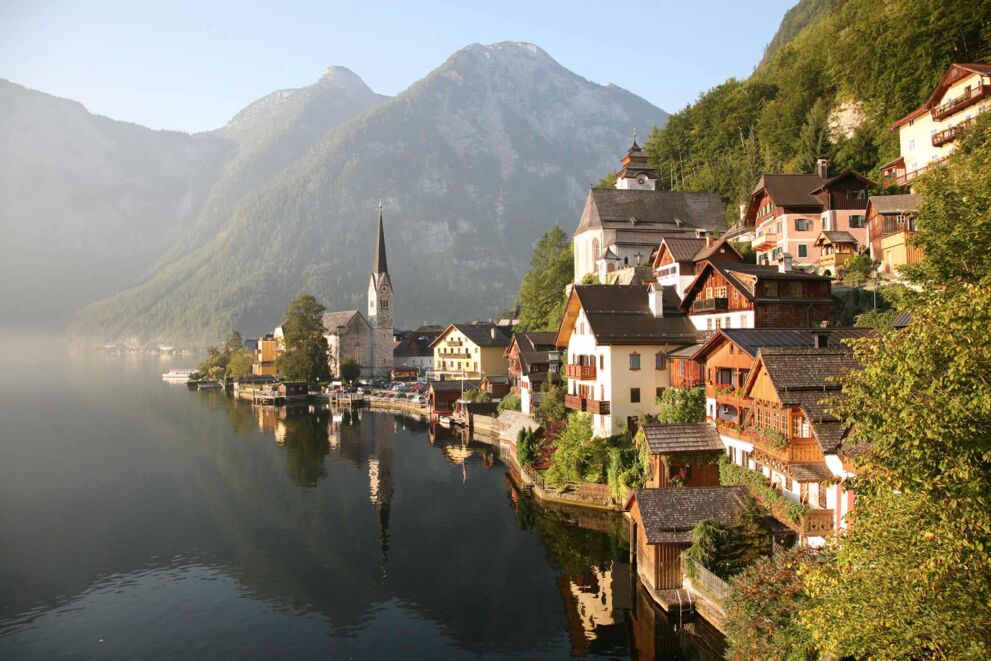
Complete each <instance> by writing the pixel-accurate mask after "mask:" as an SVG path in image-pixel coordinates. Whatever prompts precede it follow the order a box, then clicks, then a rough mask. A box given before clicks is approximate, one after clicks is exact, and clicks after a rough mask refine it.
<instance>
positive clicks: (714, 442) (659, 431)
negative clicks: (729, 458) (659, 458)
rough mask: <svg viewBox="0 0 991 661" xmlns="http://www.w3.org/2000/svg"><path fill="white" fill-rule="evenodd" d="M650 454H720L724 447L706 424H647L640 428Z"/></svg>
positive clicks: (710, 426) (713, 430) (715, 432)
mask: <svg viewBox="0 0 991 661" xmlns="http://www.w3.org/2000/svg"><path fill="white" fill-rule="evenodd" d="M640 429H641V430H642V431H643V434H644V437H645V438H646V439H647V446H648V447H649V448H650V452H651V454H670V453H673V452H709V451H715V452H722V451H723V450H724V449H725V447H724V446H723V442H722V440H720V438H719V432H717V431H716V428H715V427H713V426H712V425H710V424H708V423H706V422H698V423H693V424H683V425H682V424H671V425H662V424H647V425H643V426H642V427H640Z"/></svg>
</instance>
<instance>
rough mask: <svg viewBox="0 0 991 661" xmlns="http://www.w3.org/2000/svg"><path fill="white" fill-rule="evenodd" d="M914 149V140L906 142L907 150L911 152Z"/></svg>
mask: <svg viewBox="0 0 991 661" xmlns="http://www.w3.org/2000/svg"><path fill="white" fill-rule="evenodd" d="M914 149H915V139H912V140H909V141H908V150H909V151H912V150H914Z"/></svg>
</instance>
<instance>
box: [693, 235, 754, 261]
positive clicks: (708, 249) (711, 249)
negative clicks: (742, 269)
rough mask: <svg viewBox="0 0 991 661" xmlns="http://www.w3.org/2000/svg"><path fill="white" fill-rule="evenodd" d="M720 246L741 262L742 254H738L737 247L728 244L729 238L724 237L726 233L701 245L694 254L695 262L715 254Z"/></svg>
mask: <svg viewBox="0 0 991 661" xmlns="http://www.w3.org/2000/svg"><path fill="white" fill-rule="evenodd" d="M720 248H725V249H726V250H727V251H729V252H731V253H732V254H733V256H734V257H735V258H736V259H738V260H740V261H741V262H742V261H743V256H742V255H740V253H739V252H738V251H737V249H736V248H734V247H733V246H732V245H731V244H730V242H729V239H728V238H726V235H723V236H722V237H720V238H719V239H717V240H715V241H713V242H712V244H711V245H707V246H705V247H703V248H702V249H701V250H699V251H698V253H697V254H696V255H695V257H694V258H693V259H694V261H696V262H701V261H702V260H705V259H709V258H711V257H712V256H713V255H716V254H717V253H718V251H719V249H720Z"/></svg>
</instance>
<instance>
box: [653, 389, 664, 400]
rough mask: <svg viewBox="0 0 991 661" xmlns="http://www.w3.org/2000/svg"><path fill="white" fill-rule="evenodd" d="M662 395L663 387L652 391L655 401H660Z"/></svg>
mask: <svg viewBox="0 0 991 661" xmlns="http://www.w3.org/2000/svg"><path fill="white" fill-rule="evenodd" d="M663 394H664V388H663V387H660V388H656V389H655V390H654V397H656V398H657V399H660V398H661V395H663Z"/></svg>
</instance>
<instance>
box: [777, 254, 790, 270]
mask: <svg viewBox="0 0 991 661" xmlns="http://www.w3.org/2000/svg"><path fill="white" fill-rule="evenodd" d="M778 271H779V272H780V273H791V253H790V252H786V253H784V254H783V255H781V261H780V262H778Z"/></svg>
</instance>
